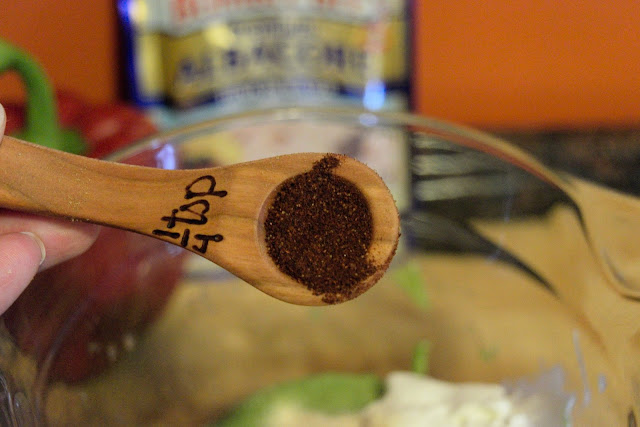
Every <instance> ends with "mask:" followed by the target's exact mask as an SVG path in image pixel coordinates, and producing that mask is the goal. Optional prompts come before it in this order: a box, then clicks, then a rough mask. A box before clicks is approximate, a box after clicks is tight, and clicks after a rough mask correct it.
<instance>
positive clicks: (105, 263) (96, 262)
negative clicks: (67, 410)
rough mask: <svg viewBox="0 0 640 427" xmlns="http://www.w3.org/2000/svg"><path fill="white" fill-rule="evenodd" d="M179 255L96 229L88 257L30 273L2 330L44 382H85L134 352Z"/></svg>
mask: <svg viewBox="0 0 640 427" xmlns="http://www.w3.org/2000/svg"><path fill="white" fill-rule="evenodd" d="M183 256H184V255H183V253H176V250H175V248H174V247H171V246H170V245H168V244H166V243H164V242H161V241H158V240H155V239H151V238H145V237H142V236H138V235H134V234H133V233H128V232H125V231H122V230H116V229H110V228H103V229H102V230H101V233H100V235H99V237H98V239H97V240H96V242H95V244H94V245H93V246H92V247H91V248H90V249H89V250H88V251H87V252H85V253H84V254H82V255H80V256H79V257H77V258H75V259H72V260H70V261H67V262H65V263H63V264H60V265H58V266H55V267H53V268H50V269H48V270H46V271H44V272H41V273H39V274H38V275H36V277H35V279H34V280H33V282H32V283H31V284H30V285H29V286H28V287H27V289H26V290H25V292H24V293H23V294H22V295H21V296H20V297H19V298H18V300H17V301H16V302H15V303H14V304H13V305H12V306H11V307H10V308H9V310H7V312H6V313H5V315H4V320H5V325H6V326H7V329H8V330H9V332H10V333H11V334H12V335H13V336H14V337H15V339H16V341H17V344H18V346H19V347H20V348H21V349H22V350H23V351H25V352H28V353H29V354H32V355H34V356H35V358H36V360H37V361H38V364H39V366H40V367H41V368H44V369H47V370H48V372H46V373H45V374H46V376H47V379H48V380H63V381H66V382H76V381H80V380H83V379H86V378H88V377H89V376H92V375H95V374H98V373H100V372H102V371H104V369H106V368H107V367H108V366H110V365H111V364H113V363H114V362H115V361H117V360H118V359H120V357H121V356H122V355H123V354H124V353H126V352H127V351H129V350H131V349H132V348H133V346H134V345H135V341H136V339H137V337H138V335H139V334H140V333H141V332H142V331H143V330H144V329H145V328H146V327H147V326H148V325H149V324H150V322H151V321H153V320H154V319H155V318H156V317H157V316H158V315H159V313H160V312H161V310H162V308H164V306H165V305H166V303H167V301H168V299H169V297H170V296H171V294H172V292H173V290H174V288H175V287H176V285H177V283H178V280H179V278H180V275H181V272H182V262H181V259H182V257H183ZM46 361H48V362H47V363H50V365H48V366H47V363H45V362H46Z"/></svg>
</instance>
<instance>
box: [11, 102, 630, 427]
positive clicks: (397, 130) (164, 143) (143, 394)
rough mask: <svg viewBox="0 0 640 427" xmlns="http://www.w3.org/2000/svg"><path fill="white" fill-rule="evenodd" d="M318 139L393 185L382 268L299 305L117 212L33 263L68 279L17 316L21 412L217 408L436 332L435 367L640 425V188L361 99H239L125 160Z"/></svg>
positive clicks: (387, 353)
mask: <svg viewBox="0 0 640 427" xmlns="http://www.w3.org/2000/svg"><path fill="white" fill-rule="evenodd" d="M308 151H313V152H339V153H344V154H348V155H350V156H352V157H355V158H358V159H360V160H361V161H363V162H365V163H367V164H368V165H369V166H371V167H372V168H373V169H375V170H376V171H378V173H379V174H380V175H381V176H382V177H383V179H384V180H385V182H386V183H387V185H388V186H389V188H390V189H391V190H392V192H393V194H394V197H395V199H396V201H397V204H398V207H399V209H400V211H401V219H402V237H401V243H400V247H399V249H398V253H397V255H396V257H395V259H394V261H393V263H392V265H391V267H390V269H389V271H388V272H387V274H386V275H385V276H384V277H383V279H382V280H381V281H380V282H379V283H378V284H377V285H376V286H374V287H373V288H372V289H371V290H369V291H368V292H367V293H365V294H364V295H362V296H361V297H359V298H356V299H355V300H353V301H349V302H346V303H344V304H340V305H336V306H326V307H303V306H295V305H291V304H287V303H284V302H281V301H278V300H275V299H273V298H271V297H269V296H267V295H265V294H262V293H261V292H260V291H258V290H256V289H254V288H253V287H251V286H249V285H247V284H245V283H243V282H241V281H240V280H238V279H236V278H234V277H233V276H232V275H230V274H229V273H227V272H226V271H224V270H222V269H221V268H218V267H216V266H215V265H213V264H211V263H209V262H208V261H205V260H204V259H202V258H199V257H197V256H196V255H193V254H190V253H189V254H187V253H185V252H183V251H182V250H181V249H176V248H175V247H173V246H170V245H167V244H166V243H163V242H159V241H156V240H153V239H150V238H147V237H144V236H139V235H135V234H132V233H126V232H123V231H115V230H105V231H103V234H102V235H101V237H100V239H99V242H98V243H97V246H96V248H93V249H92V250H93V252H91V253H89V254H86V255H83V257H80V258H79V260H74V261H75V264H74V261H72V262H71V264H65V265H63V266H61V267H60V268H59V269H58V270H57V271H56V272H55V273H50V274H48V275H47V273H44V274H43V275H41V276H40V277H41V278H40V279H36V280H40V282H43V283H44V284H43V285H40V288H44V289H46V288H47V286H49V287H51V288H52V289H57V291H55V292H48V293H46V294H38V293H37V292H36V291H33V292H34V293H35V294H34V295H35V296H32V297H31V299H27V302H26V303H24V304H20V303H18V304H17V307H18V308H14V313H13V314H12V313H11V312H10V313H9V316H8V317H7V316H5V319H4V320H5V322H4V323H5V326H4V327H3V328H4V329H3V330H2V333H3V340H2V342H1V347H0V368H1V369H2V375H3V377H2V378H1V379H2V381H1V382H0V387H3V389H4V395H3V398H4V399H3V401H2V404H3V416H4V417H5V420H8V421H7V423H8V424H10V423H11V422H13V423H14V425H28V424H29V423H31V422H36V421H38V420H39V421H41V422H43V421H46V422H48V423H49V424H50V425H91V424H96V425H147V424H154V425H158V424H162V425H165V424H169V425H173V424H176V425H191V424H197V425H201V424H203V423H208V422H214V421H215V420H216V419H218V418H219V417H221V416H222V415H224V414H225V413H227V412H228V411H229V410H230V409H232V408H233V407H234V405H236V404H237V403H238V402H239V401H241V400H242V399H244V398H246V397H247V396H250V395H251V394H252V393H254V392H256V391H258V390H260V389H263V388H264V387H267V386H270V385H273V384H277V383H281V382H283V381H287V380H292V379H297V378H305V377H307V376H309V375H313V374H318V373H323V372H344V373H373V374H376V375H379V376H384V375H386V374H387V373H389V372H391V371H397V370H408V369H410V367H411V359H412V352H413V351H414V348H415V347H416V345H418V344H420V343H424V342H428V343H429V345H428V348H429V364H428V373H429V374H430V375H431V376H433V377H436V378H439V379H443V380H447V381H453V382H466V381H479V382H490V383H502V384H506V385H507V386H508V387H510V388H511V389H512V390H519V392H520V393H544V394H547V395H552V396H554V399H555V400H554V402H555V404H557V406H558V405H559V408H560V409H559V410H560V411H562V412H563V414H565V415H566V416H567V417H568V418H569V419H570V420H571V422H572V423H573V424H575V425H636V424H635V419H636V417H637V416H638V415H640V414H639V413H638V411H640V401H639V398H640V383H639V379H640V368H639V366H640V365H638V363H637V358H638V356H640V334H639V333H638V326H639V325H640V304H639V302H638V300H637V299H638V297H639V296H640V293H639V292H640V270H639V269H638V265H639V264H638V260H640V245H639V244H638V237H639V236H640V234H639V233H640V200H639V199H638V198H635V197H633V196H629V195H625V194H621V193H618V192H616V191H613V190H610V189H607V188H604V187H601V186H599V185H596V184H593V183H589V182H586V181H583V180H580V179H578V178H575V177H572V176H568V175H566V174H561V173H557V172H553V171H550V170H549V169H547V168H545V167H544V166H543V165H541V164H540V163H539V162H537V161H536V160H534V159H533V158H532V157H530V156H527V155H525V154H523V153H522V152H520V151H519V150H517V149H516V148H514V146H512V145H510V144H509V143H506V142H504V141H502V140H499V139H496V138H493V137H491V136H488V135H486V134H483V133H480V132H477V131H475V130H471V129H466V128H462V127H458V126H453V125H450V124H447V123H443V122H440V121H436V120H431V119H428V118H424V117H418V116H414V115H409V114H401V113H399V114H394V113H371V112H366V111H360V110H350V109H345V110H336V109H298V108H293V109H276V110H268V111H261V112H254V113H247V114H242V115H237V116H230V117H225V118H221V119H217V120H213V121H210V122H207V123H202V124H199V125H196V126H192V127H189V128H186V129H181V130H178V131H174V132H168V133H165V134H162V135H159V136H157V137H155V138H152V139H149V140H146V141H142V142H140V143H139V144H137V145H135V146H132V147H130V148H128V149H126V150H124V151H121V152H119V153H117V154H116V155H115V156H112V157H111V158H110V159H109V160H113V161H119V162H126V163H134V164H142V165H147V166H153V167H161V168H170V169H173V168H198V167H209V166H216V165H225V164H232V163H238V162H242V161H247V160H252V159H257V158H262V157H270V156H274V155H278V154H285V153H292V152H308ZM219 185H220V186H221V187H222V186H224V183H219ZM123 191H125V189H123ZM69 271H72V273H69ZM78 281H79V282H81V283H82V285H74V286H71V285H70V284H69V283H72V284H73V283H76V282H78ZM97 282H100V283H102V285H101V286H96V283H97ZM69 288H72V289H75V290H76V291H74V292H70V291H67V289H69ZM96 288H99V289H101V290H100V291H94V290H95V289H96ZM78 289H80V290H78ZM122 289H124V291H123V290H122ZM20 307H22V308H21V309H20ZM34 307H37V308H34ZM86 307H93V308H94V310H93V311H92V309H91V308H89V309H87V308H86ZM95 307H99V308H100V309H95ZM16 312H17V314H16ZM12 316H13V317H12ZM16 319H18V320H16ZM43 319H44V320H43ZM51 319H54V320H55V321H52V320H51ZM16 324H18V325H19V326H20V327H21V328H22V329H20V327H17V326H16ZM20 331H22V332H20ZM34 349H37V351H36V350H34ZM556 409H557V408H556Z"/></svg>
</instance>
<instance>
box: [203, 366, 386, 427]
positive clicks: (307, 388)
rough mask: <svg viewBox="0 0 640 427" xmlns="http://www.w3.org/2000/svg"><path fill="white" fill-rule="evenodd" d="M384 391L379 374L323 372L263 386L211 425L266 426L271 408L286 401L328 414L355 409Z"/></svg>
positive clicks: (273, 408) (354, 410) (221, 426)
mask: <svg viewBox="0 0 640 427" xmlns="http://www.w3.org/2000/svg"><path fill="white" fill-rule="evenodd" d="M383 393H384V381H383V380H382V379H380V378H379V377H378V376H376V375H373V374H342V373H324V374H319V375H314V376H311V377H308V378H304V379H301V380H295V381H290V382H286V383H283V384H279V385H276V386H273V387H269V388H266V389H264V390H261V391H259V392H257V393H256V394H254V395H253V396H252V397H250V398H249V399H247V400H245V401H244V402H243V403H241V404H240V405H239V406H238V407H236V408H235V409H234V410H233V412H231V414H230V415H229V416H227V417H226V418H223V419H222V420H220V421H218V422H217V423H215V424H212V425H213V426H216V427H260V426H264V425H265V420H267V419H268V418H269V415H270V414H271V413H272V411H274V410H276V409H277V408H282V407H284V406H286V405H291V406H292V407H295V408H303V409H307V410H310V411H314V412H319V413H322V414H327V415H338V414H348V413H354V412H357V411H359V410H360V409H362V408H364V407H365V406H366V405H367V404H369V403H371V402H373V401H374V400H376V399H379V398H380V397H381V396H382V395H383Z"/></svg>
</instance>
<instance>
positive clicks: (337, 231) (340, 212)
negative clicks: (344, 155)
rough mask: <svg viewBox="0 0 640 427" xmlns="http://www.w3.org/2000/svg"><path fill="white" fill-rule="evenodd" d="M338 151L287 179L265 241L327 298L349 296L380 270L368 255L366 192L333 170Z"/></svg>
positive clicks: (276, 257)
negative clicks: (304, 171)
mask: <svg viewBox="0 0 640 427" xmlns="http://www.w3.org/2000/svg"><path fill="white" fill-rule="evenodd" d="M339 164H340V159H339V158H338V156H336V155H331V154H329V155H327V156H325V157H324V158H322V159H321V160H319V161H317V162H316V163H315V164H314V165H313V168H312V169H311V171H309V172H306V173H303V174H300V175H296V176H294V177H292V178H289V179H288V180H286V181H284V182H283V183H282V184H281V186H280V188H279V190H278V192H277V194H276V196H275V199H274V201H273V203H272V204H271V206H270V207H269V210H268V212H267V216H266V219H265V221H264V228H265V239H266V246H267V251H268V254H269V256H270V257H271V258H272V260H273V261H274V263H275V264H276V265H277V266H278V268H279V269H280V270H281V271H282V272H284V273H285V274H287V275H289V276H290V277H292V278H293V279H295V280H296V281H298V282H299V283H302V284H303V285H305V286H306V287H307V288H308V289H309V290H311V291H312V292H313V294H314V295H322V300H323V301H324V302H326V303H328V304H332V303H337V302H341V301H344V300H347V299H350V298H351V296H352V295H353V294H354V292H357V291H358V284H359V283H361V282H362V281H363V280H364V279H366V278H367V277H369V276H370V275H371V274H373V273H374V272H376V270H377V268H376V266H374V265H372V263H371V262H370V261H369V260H368V256H367V255H368V251H369V248H370V246H371V241H372V238H373V219H372V216H371V211H370V209H369V204H368V202H367V199H366V198H365V196H364V194H362V192H361V191H360V190H359V189H358V187H356V185H355V184H353V183H352V182H351V181H349V180H347V179H345V178H342V177H340V176H338V175H335V174H334V173H333V172H332V171H333V169H335V168H336V167H337V166H338V165H339Z"/></svg>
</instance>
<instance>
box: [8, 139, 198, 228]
mask: <svg viewBox="0 0 640 427" xmlns="http://www.w3.org/2000/svg"><path fill="white" fill-rule="evenodd" d="M0 165H2V166H1V167H0V206H2V207H5V208H9V209H14V210H19V211H23V212H31V213H37V214H45V215H54V216H60V217H66V218H70V219H74V220H81V221H88V222H93V223H98V224H104V225H110V226H115V227H118V228H124V229H128V230H133V231H138V232H143V233H145V234H149V233H150V232H151V230H147V228H148V222H149V213H150V212H151V213H153V212H162V209H163V208H166V209H167V210H168V212H169V213H170V212H171V210H172V206H171V202H172V201H174V200H176V199H177V200H181V199H184V191H185V190H184V188H185V185H186V184H188V182H187V183H186V184H185V183H184V181H185V178H187V179H188V177H187V176H185V175H188V174H183V173H180V172H181V171H166V170H162V169H154V168H142V169H144V170H143V171H142V169H141V168H140V167H132V166H129V165H124V164H117V163H112V162H105V161H100V160H96V159H91V158H87V157H82V156H77V155H73V154H68V153H65V152H62V151H58V150H52V149H49V148H46V147H42V146H39V145H35V144H31V143H28V142H24V141H21V140H18V139H15V138H11V137H8V136H5V137H4V138H3V139H2V141H0ZM141 171H142V173H141ZM185 172H186V171H185ZM165 205H166V206H165Z"/></svg>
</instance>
